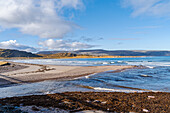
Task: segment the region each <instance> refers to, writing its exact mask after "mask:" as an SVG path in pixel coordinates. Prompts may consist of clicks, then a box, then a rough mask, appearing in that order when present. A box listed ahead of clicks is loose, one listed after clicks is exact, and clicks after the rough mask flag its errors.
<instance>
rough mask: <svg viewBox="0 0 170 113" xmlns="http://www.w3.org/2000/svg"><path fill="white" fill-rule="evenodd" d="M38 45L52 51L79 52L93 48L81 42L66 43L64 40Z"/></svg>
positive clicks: (49, 40)
mask: <svg viewBox="0 0 170 113" xmlns="http://www.w3.org/2000/svg"><path fill="white" fill-rule="evenodd" d="M39 45H41V46H43V47H46V48H47V49H52V50H79V49H88V48H92V47H94V46H93V45H89V44H85V43H81V42H71V43H70V42H67V41H64V40H53V39H48V40H46V41H43V42H39Z"/></svg>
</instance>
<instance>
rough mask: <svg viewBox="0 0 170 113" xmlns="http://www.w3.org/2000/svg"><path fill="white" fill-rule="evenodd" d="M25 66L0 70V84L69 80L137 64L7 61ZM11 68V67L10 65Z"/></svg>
mask: <svg viewBox="0 0 170 113" xmlns="http://www.w3.org/2000/svg"><path fill="white" fill-rule="evenodd" d="M9 63H11V64H12V65H15V66H21V67H25V68H21V69H17V70H12V71H9V72H3V73H2V72H0V80H1V82H0V85H8V84H22V83H30V82H40V81H44V80H70V79H74V78H78V77H83V76H87V75H90V74H94V73H102V72H106V71H113V72H121V71H123V70H125V69H133V68H140V67H138V66H87V67H82V66H58V65H39V64H26V63H14V62H9ZM12 68H13V67H12Z"/></svg>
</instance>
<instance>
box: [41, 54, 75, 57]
mask: <svg viewBox="0 0 170 113" xmlns="http://www.w3.org/2000/svg"><path fill="white" fill-rule="evenodd" d="M39 55H40V56H43V58H60V57H76V56H77V54H73V53H55V54H39Z"/></svg>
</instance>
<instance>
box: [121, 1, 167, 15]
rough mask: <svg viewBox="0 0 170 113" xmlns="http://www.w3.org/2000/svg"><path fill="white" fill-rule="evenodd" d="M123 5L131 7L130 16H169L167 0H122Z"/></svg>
mask: <svg viewBox="0 0 170 113" xmlns="http://www.w3.org/2000/svg"><path fill="white" fill-rule="evenodd" d="M122 5H123V7H126V8H127V7H131V8H132V10H133V12H132V16H133V17H136V16H140V15H147V16H158V17H162V16H170V1H169V0H123V4H122Z"/></svg>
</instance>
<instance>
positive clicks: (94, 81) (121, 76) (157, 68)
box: [0, 57, 170, 98]
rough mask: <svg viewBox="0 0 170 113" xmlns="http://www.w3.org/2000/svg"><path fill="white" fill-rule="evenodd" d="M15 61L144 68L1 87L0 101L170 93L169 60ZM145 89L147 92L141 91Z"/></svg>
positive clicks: (157, 58) (148, 58) (161, 58)
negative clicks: (69, 93) (101, 93)
mask: <svg viewBox="0 0 170 113" xmlns="http://www.w3.org/2000/svg"><path fill="white" fill-rule="evenodd" d="M12 61H14V62H22V63H35V64H51V65H80V66H96V65H144V66H147V67H148V68H146V69H130V70H125V71H123V72H119V73H110V72H105V73H99V74H94V75H90V76H86V77H81V78H77V79H74V80H70V81H43V82H39V83H30V84H23V85H13V86H9V87H2V88H0V98H3V97H7V96H9V97H11V96H21V95H33V94H48V93H57V92H65V91H117V92H135V91H138V92H141V91H146V90H147V91H148V90H149V91H164V92H170V57H145V58H100V59H99V58H95V59H43V60H40V59H37V60H12ZM143 89H146V90H143Z"/></svg>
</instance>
